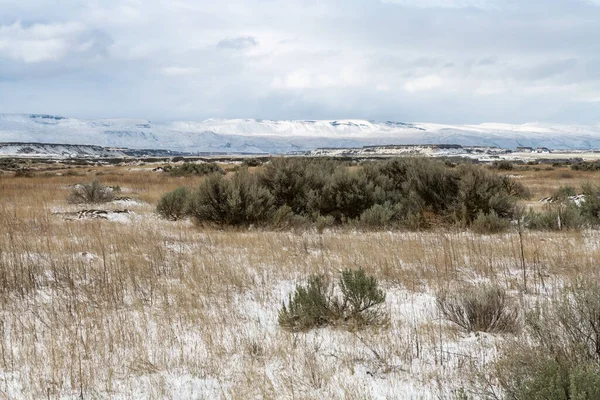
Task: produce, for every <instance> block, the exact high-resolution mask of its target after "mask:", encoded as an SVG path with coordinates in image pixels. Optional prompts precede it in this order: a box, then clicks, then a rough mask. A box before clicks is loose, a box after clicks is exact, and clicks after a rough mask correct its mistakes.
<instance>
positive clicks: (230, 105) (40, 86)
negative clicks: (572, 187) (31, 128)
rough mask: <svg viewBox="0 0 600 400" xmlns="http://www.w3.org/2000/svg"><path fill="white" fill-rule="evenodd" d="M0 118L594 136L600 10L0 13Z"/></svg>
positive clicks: (64, 6) (153, 5) (263, 1)
mask: <svg viewBox="0 0 600 400" xmlns="http://www.w3.org/2000/svg"><path fill="white" fill-rule="evenodd" d="M0 10H1V12H0V113H46V114H58V115H63V116H70V117H79V118H117V117H131V118H144V119H150V120H153V121H169V120H181V119H184V120H202V119H206V118H263V119H342V118H356V119H368V120H376V121H386V120H393V121H407V122H439V123H483V122H504V123H525V122H553V123H579V124H597V123H600V0H522V1H518V0H286V1H282V0H245V1H242V0H233V1H227V0H221V1H214V0H213V1H204V0H169V1H165V0H143V1H142V0H53V1H44V0H0Z"/></svg>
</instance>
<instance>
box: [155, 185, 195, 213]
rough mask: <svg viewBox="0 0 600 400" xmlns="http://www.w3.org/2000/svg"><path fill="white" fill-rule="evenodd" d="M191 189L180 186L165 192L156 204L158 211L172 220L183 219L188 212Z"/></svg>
mask: <svg viewBox="0 0 600 400" xmlns="http://www.w3.org/2000/svg"><path fill="white" fill-rule="evenodd" d="M189 197H190V191H189V189H188V188H186V187H180V188H177V189H175V190H174V191H172V192H169V193H167V194H165V195H164V196H163V197H161V199H160V200H159V201H158V204H157V205H156V212H157V213H158V215H160V216H161V217H163V218H166V219H169V220H171V221H177V220H179V219H182V218H184V217H185V216H186V214H187V208H188V201H189Z"/></svg>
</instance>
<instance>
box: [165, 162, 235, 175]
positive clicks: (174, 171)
mask: <svg viewBox="0 0 600 400" xmlns="http://www.w3.org/2000/svg"><path fill="white" fill-rule="evenodd" d="M163 170H164V171H165V172H167V173H169V175H171V176H189V175H199V176H203V175H209V174H212V173H215V172H218V173H221V174H224V173H225V171H223V169H222V168H221V167H220V166H218V165H217V164H215V163H200V164H196V163H188V162H186V163H183V164H182V165H166V166H164V167H163Z"/></svg>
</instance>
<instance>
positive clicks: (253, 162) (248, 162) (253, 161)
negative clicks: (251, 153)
mask: <svg viewBox="0 0 600 400" xmlns="http://www.w3.org/2000/svg"><path fill="white" fill-rule="evenodd" d="M262 164H263V162H262V160H261V159H260V158H245V159H244V161H242V165H244V166H246V167H260V166H261V165H262Z"/></svg>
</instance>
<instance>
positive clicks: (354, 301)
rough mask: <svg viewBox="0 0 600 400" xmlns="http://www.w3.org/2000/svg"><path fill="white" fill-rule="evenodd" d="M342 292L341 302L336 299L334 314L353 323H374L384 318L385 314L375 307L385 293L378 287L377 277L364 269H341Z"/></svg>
mask: <svg viewBox="0 0 600 400" xmlns="http://www.w3.org/2000/svg"><path fill="white" fill-rule="evenodd" d="M339 287H340V291H341V292H342V299H341V302H340V301H339V300H337V299H336V301H335V309H336V314H337V315H338V316H340V317H342V318H343V319H344V321H351V322H352V323H353V324H355V325H359V326H360V325H376V324H379V323H381V322H383V321H384V320H385V315H384V314H383V313H382V312H381V310H380V309H379V308H378V307H377V306H378V305H380V304H382V303H383V302H384V301H385V293H384V291H383V290H381V289H380V288H379V283H378V282H377V279H375V277H373V276H369V275H367V274H366V272H365V270H364V269H362V268H360V269H358V270H354V271H353V270H351V269H347V270H345V271H342V276H341V277H340V281H339Z"/></svg>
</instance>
